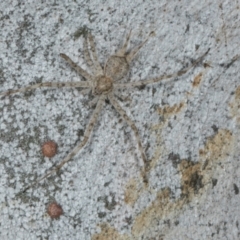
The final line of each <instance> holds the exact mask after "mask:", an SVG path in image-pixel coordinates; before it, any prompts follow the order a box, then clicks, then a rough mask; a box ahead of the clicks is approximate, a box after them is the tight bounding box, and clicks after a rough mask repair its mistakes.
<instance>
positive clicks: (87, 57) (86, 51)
mask: <svg viewBox="0 0 240 240" xmlns="http://www.w3.org/2000/svg"><path fill="white" fill-rule="evenodd" d="M83 49H84V59H85V60H86V62H87V65H88V66H89V68H90V69H91V70H94V71H95V69H93V65H94V63H93V60H92V58H91V55H90V53H89V49H88V42H87V39H85V40H84V42H83ZM94 73H95V72H94Z"/></svg>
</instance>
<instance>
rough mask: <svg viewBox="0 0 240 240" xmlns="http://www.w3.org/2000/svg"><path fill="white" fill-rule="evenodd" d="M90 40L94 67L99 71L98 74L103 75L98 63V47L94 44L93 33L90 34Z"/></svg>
mask: <svg viewBox="0 0 240 240" xmlns="http://www.w3.org/2000/svg"><path fill="white" fill-rule="evenodd" d="M88 40H89V44H90V49H91V54H92V56H93V63H94V66H95V68H96V70H97V72H98V73H101V74H103V69H102V67H101V65H100V63H99V61H98V57H97V53H96V47H95V44H94V38H93V35H92V34H91V33H89V34H88Z"/></svg>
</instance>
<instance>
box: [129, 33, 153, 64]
mask: <svg viewBox="0 0 240 240" xmlns="http://www.w3.org/2000/svg"><path fill="white" fill-rule="evenodd" d="M153 34H154V32H150V34H149V35H148V37H147V38H146V39H145V41H143V42H142V43H141V44H139V45H138V46H137V47H136V48H134V49H133V50H132V51H131V52H130V53H128V54H127V55H126V59H127V62H128V63H130V62H131V61H132V60H133V58H134V57H135V56H136V54H137V53H138V52H139V50H140V49H141V48H142V47H143V46H144V45H145V44H146V42H147V41H148V39H149V37H151V36H152V35H153Z"/></svg>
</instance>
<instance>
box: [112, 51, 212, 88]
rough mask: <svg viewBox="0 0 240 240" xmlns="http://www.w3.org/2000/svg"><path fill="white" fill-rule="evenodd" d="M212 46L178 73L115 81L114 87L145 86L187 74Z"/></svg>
mask: <svg viewBox="0 0 240 240" xmlns="http://www.w3.org/2000/svg"><path fill="white" fill-rule="evenodd" d="M209 50H210V48H209V49H208V50H207V52H205V53H204V54H203V55H202V56H201V57H199V58H198V59H197V60H195V61H194V62H193V63H192V64H191V66H189V67H186V68H184V69H182V70H180V71H178V72H176V73H172V74H168V75H163V76H160V77H156V78H152V79H148V80H143V81H139V82H130V83H122V84H121V83H114V88H115V89H121V88H132V87H142V86H145V85H147V84H153V83H157V82H160V81H162V80H164V79H169V78H176V77H180V76H182V75H183V74H185V73H186V72H188V71H189V70H190V69H191V68H194V67H195V66H196V65H197V64H198V63H199V62H201V61H202V59H203V58H204V57H205V56H206V55H207V54H208V52H209Z"/></svg>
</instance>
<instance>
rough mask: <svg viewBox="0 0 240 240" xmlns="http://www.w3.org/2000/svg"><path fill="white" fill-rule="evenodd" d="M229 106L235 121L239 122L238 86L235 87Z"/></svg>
mask: <svg viewBox="0 0 240 240" xmlns="http://www.w3.org/2000/svg"><path fill="white" fill-rule="evenodd" d="M229 106H230V108H231V111H230V112H231V115H232V117H233V118H236V122H237V124H238V125H239V124H240V86H239V87H237V89H236V91H235V95H234V99H233V101H232V102H231V103H230V104H229Z"/></svg>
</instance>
